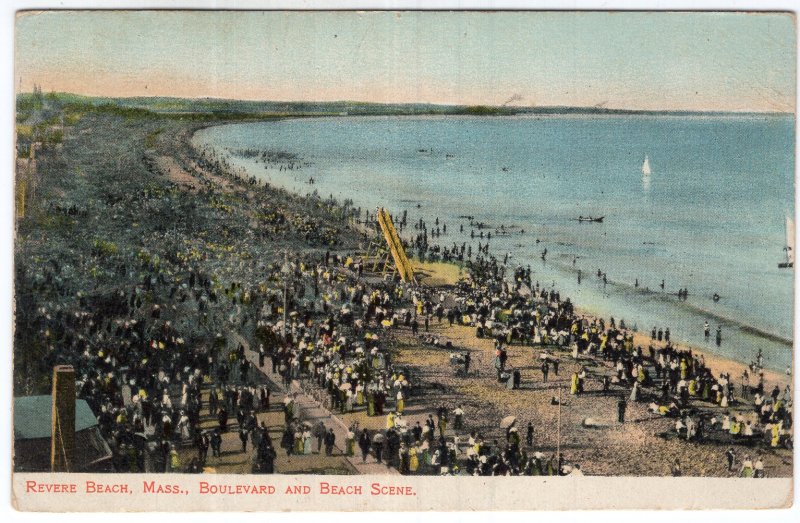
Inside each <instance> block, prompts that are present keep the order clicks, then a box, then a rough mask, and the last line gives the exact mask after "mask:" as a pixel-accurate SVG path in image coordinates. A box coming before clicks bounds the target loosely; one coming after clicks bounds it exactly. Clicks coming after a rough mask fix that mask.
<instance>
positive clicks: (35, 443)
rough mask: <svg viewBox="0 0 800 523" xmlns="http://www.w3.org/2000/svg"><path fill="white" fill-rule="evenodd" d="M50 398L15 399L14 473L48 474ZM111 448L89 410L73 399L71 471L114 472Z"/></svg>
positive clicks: (50, 426) (50, 432) (81, 402)
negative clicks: (73, 430)
mask: <svg viewBox="0 0 800 523" xmlns="http://www.w3.org/2000/svg"><path fill="white" fill-rule="evenodd" d="M52 409H53V399H52V397H51V396H23V397H21V398H14V471H16V472H50V437H51V435H52ZM111 457H112V454H111V449H110V448H109V446H108V443H106V441H105V439H103V436H102V435H101V434H100V427H99V426H98V424H97V418H96V417H95V415H94V413H93V412H92V409H91V408H89V404H88V403H86V401H84V400H75V461H74V468H73V470H72V472H113V471H114V467H113V464H112V461H111Z"/></svg>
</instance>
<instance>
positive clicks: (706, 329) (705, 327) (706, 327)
mask: <svg viewBox="0 0 800 523" xmlns="http://www.w3.org/2000/svg"><path fill="white" fill-rule="evenodd" d="M703 332H704V333H705V337H706V339H708V337H709V336H710V335H711V326H710V325H709V324H708V320H706V322H705V323H704V324H703Z"/></svg>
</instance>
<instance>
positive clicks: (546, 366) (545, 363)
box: [542, 360, 550, 383]
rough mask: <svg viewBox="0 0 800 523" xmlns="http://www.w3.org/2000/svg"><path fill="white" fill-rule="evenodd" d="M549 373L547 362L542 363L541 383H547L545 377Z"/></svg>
mask: <svg viewBox="0 0 800 523" xmlns="http://www.w3.org/2000/svg"><path fill="white" fill-rule="evenodd" d="M549 373H550V365H549V364H548V363H547V360H544V362H542V381H543V382H544V383H547V375H548V374H549Z"/></svg>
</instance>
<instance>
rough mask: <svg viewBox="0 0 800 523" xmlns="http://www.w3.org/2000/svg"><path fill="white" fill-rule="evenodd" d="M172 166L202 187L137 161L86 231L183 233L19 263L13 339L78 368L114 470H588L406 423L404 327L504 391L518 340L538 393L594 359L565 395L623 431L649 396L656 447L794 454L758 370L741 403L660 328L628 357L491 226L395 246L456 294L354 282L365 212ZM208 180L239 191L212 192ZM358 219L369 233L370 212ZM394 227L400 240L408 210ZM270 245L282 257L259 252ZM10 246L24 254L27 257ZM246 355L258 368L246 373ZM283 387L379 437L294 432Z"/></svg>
mask: <svg viewBox="0 0 800 523" xmlns="http://www.w3.org/2000/svg"><path fill="white" fill-rule="evenodd" d="M186 147H188V146H186ZM180 153H181V151H178V155H177V156H178V157H179V158H180V159H181V162H182V164H183V165H184V167H185V168H186V169H187V171H188V172H191V173H194V175H195V176H196V177H197V178H198V180H202V186H201V188H200V189H198V190H196V191H194V192H188V191H185V190H182V189H178V188H177V187H176V186H175V185H174V184H172V183H171V182H170V181H169V180H168V179H164V178H163V176H164V173H163V171H162V170H160V169H159V167H158V163H157V162H155V161H150V162H145V163H144V165H146V167H147V173H137V175H138V174H142V175H143V176H147V174H148V173H149V177H148V178H146V180H147V181H148V183H150V184H151V185H150V186H148V189H147V190H146V191H145V192H142V191H130V190H118V191H117V192H116V193H115V194H114V195H112V196H113V197H106V200H105V201H106V202H107V203H106V205H104V206H101V207H99V208H96V209H93V210H92V211H91V212H94V213H96V214H97V216H98V217H99V218H101V220H100V221H102V220H106V221H108V223H109V224H112V225H109V227H110V228H109V229H108V230H107V231H105V230H104V229H102V228H99V229H97V230H96V231H95V235H96V236H97V235H99V234H101V233H103V232H104V231H105V232H106V236H107V237H109V238H110V237H113V231H114V230H115V229H114V228H113V222H114V218H113V216H116V215H118V214H122V215H125V216H126V220H128V221H130V222H134V221H136V220H139V219H141V220H142V221H145V220H146V219H148V218H147V217H148V216H150V215H151V214H153V213H155V214H156V215H157V214H158V213H160V212H166V211H165V210H164V209H166V208H168V207H169V208H171V207H172V205H171V203H169V202H171V201H172V200H179V199H180V200H182V201H184V204H183V205H184V207H183V209H185V210H186V212H187V213H192V214H191V216H193V217H194V218H195V220H190V219H186V220H183V221H181V220H178V221H176V222H175V225H174V227H171V228H169V227H164V226H163V225H162V226H161V227H157V226H155V225H154V226H153V231H152V234H149V235H148V236H147V238H146V239H145V238H138V237H136V238H137V240H136V241H134V240H133V239H131V238H129V239H128V241H129V244H122V242H119V244H118V243H117V242H111V241H108V240H104V239H98V238H97V237H95V238H94V239H93V240H92V241H91V242H90V243H89V244H88V245H89V246H88V248H87V249H85V252H79V251H80V249H73V250H72V251H69V252H68V253H67V254H65V256H64V257H65V258H66V260H64V259H59V258H58V257H56V256H51V257H49V258H47V259H46V261H44V262H39V261H36V260H40V259H41V258H39V257H38V256H32V257H31V262H30V263H19V264H18V265H17V276H16V282H17V296H18V308H17V314H18V317H22V322H21V323H19V324H18V328H17V330H16V336H17V339H16V343H18V344H21V345H23V346H26V347H27V346H28V345H31V344H34V343H35V344H37V347H38V348H37V347H33V348H32V349H31V350H33V349H34V348H35V349H36V351H37V352H36V353H37V354H40V355H41V362H40V363H39V365H40V372H43V373H46V372H47V369H50V368H52V366H53V365H56V364H70V365H72V366H73V367H74V368H75V371H76V376H77V377H78V380H79V387H78V395H79V397H81V398H83V399H86V401H87V402H88V403H89V405H90V407H91V408H92V410H93V411H94V412H95V413H96V414H97V417H98V422H99V425H100V428H101V431H102V434H103V435H104V437H105V438H106V439H107V441H108V442H109V444H110V446H111V448H112V450H113V453H114V467H115V469H116V470H117V471H120V472H142V471H182V472H201V471H202V470H203V468H204V467H205V466H206V465H207V464H208V462H209V459H213V458H216V457H219V456H220V447H221V442H222V439H223V437H224V435H225V434H227V433H228V432H229V431H232V430H236V431H237V432H238V436H239V440H240V442H241V452H243V453H248V452H249V453H251V454H252V470H253V471H254V472H257V473H272V472H274V471H275V459H276V457H277V452H276V447H277V448H280V449H283V451H285V453H286V454H287V455H292V456H295V455H296V456H300V455H309V454H314V450H313V448H314V443H316V449H317V450H316V452H317V453H321V452H322V448H323V447H324V449H325V454H326V455H332V454H334V453H336V452H338V451H337V450H336V449H338V448H342V449H343V453H344V454H345V455H349V456H355V455H356V454H357V453H358V452H360V454H361V459H362V461H367V460H373V459H374V460H375V461H377V462H380V463H385V464H386V465H387V466H389V467H394V468H396V469H398V470H399V471H400V472H401V473H404V474H469V475H564V474H574V475H580V474H583V472H582V470H581V468H580V465H579V464H576V463H568V461H567V460H566V459H565V457H564V456H563V455H561V454H559V455H556V454H558V453H557V452H553V450H552V449H544V448H537V447H536V446H535V445H534V443H535V442H534V441H533V438H532V432H531V430H532V429H529V432H528V434H527V437H526V440H525V442H524V443H523V441H522V438H521V437H520V435H519V432H518V428H517V426H516V424H515V423H512V424H511V425H510V426H507V427H503V431H504V435H505V438H504V439H503V438H501V437H500V438H491V441H488V440H489V439H490V438H484V436H483V435H482V434H480V433H477V432H476V431H475V430H473V429H471V427H470V424H469V423H468V422H467V421H466V418H467V416H466V413H465V411H464V409H463V408H462V407H461V406H460V405H450V406H440V407H439V408H438V409H436V411H435V412H431V413H430V414H429V415H428V417H427V420H426V422H425V423H424V424H422V423H414V424H411V425H410V424H409V423H408V422H407V421H406V419H405V416H404V415H405V411H406V409H407V408H408V406H409V404H413V403H414V402H415V399H416V397H415V394H416V388H417V386H418V385H419V384H418V383H417V382H416V381H415V376H414V375H413V369H411V368H408V367H407V366H406V367H404V366H402V365H396V364H395V363H394V362H393V353H392V351H391V350H390V348H389V346H388V345H387V344H386V340H387V339H391V338H392V337H393V336H394V334H395V332H396V331H397V330H398V329H403V330H407V331H408V332H410V333H411V334H412V335H415V336H418V337H419V339H420V340H421V341H423V342H424V341H425V339H426V338H425V336H426V334H423V333H419V329H420V325H424V327H423V328H424V330H425V331H428V330H429V329H428V327H429V323H430V322H431V321H433V320H436V321H437V322H438V323H443V322H445V321H446V322H447V324H448V325H462V326H468V327H470V328H472V329H474V333H475V336H476V337H478V338H488V339H491V340H493V344H494V359H493V360H492V365H493V367H494V369H495V370H496V375H497V379H498V381H501V382H502V381H505V382H509V383H511V385H512V386H516V385H518V379H519V378H518V376H515V375H514V374H513V373H511V372H509V369H508V347H509V346H511V345H523V346H530V347H532V350H539V351H541V353H542V355H543V356H544V357H543V358H541V375H542V379H543V380H544V381H547V379H548V376H549V373H550V372H551V371H552V372H553V373H554V375H558V373H559V362H560V361H561V359H562V358H572V360H574V361H576V362H577V361H593V362H595V363H598V365H592V366H588V365H586V366H581V367H580V368H579V369H578V370H577V371H575V372H574V373H572V374H571V376H570V380H569V393H570V394H572V395H573V396H580V395H582V394H586V393H587V389H588V387H587V384H588V383H589V382H595V383H597V384H599V389H600V390H602V391H603V392H613V393H616V394H617V395H618V396H619V397H620V405H619V421H620V422H624V421H625V416H624V414H625V404H626V403H627V402H649V404H650V410H651V412H652V413H653V415H654V416H655V415H657V416H666V417H673V418H675V430H674V434H671V435H669V434H668V435H666V436H665V437H669V436H677V437H679V438H682V439H686V440H689V441H693V442H702V441H706V440H709V439H714V440H720V441H726V442H727V441H729V440H730V441H733V440H735V441H736V442H737V443H738V442H741V441H745V440H746V441H748V444H751V445H753V446H763V447H771V448H776V447H779V446H789V447H790V446H791V445H792V441H793V438H792V397H791V391H790V389H789V388H788V386H787V387H786V389H785V390H783V391H781V390H780V389H779V388H776V389H773V390H772V391H769V392H767V391H765V385H764V381H763V375H762V374H760V373H756V376H757V377H755V378H754V381H756V383H755V384H752V385H751V384H750V383H749V379H750V376H749V375H748V376H747V381H746V382H745V381H744V377H743V383H742V386H741V388H740V394H736V391H735V386H734V383H733V381H732V379H731V376H730V375H727V374H720V375H715V374H714V373H713V372H712V370H711V369H710V368H709V367H708V366H706V364H705V361H704V359H703V357H702V356H701V355H697V354H693V353H692V351H691V350H682V349H678V348H677V347H676V346H674V345H673V344H672V341H671V340H670V332H669V329H666V331H664V332H661V331H658V332H655V333H654V335H653V340H652V343H651V344H650V345H649V346H647V347H642V346H637V345H636V344H635V343H634V332H633V331H632V330H630V329H629V328H627V327H626V326H625V325H624V323H623V322H622V321H620V322H617V321H615V319H614V318H610V319H608V320H605V319H603V318H589V317H586V316H583V315H581V314H579V313H578V312H577V311H576V310H575V308H574V306H573V304H572V302H571V301H570V299H569V298H566V297H562V296H561V295H560V293H559V292H558V291H557V290H556V289H554V288H544V287H542V286H540V285H539V282H535V281H534V280H533V278H532V271H531V269H530V267H522V266H519V267H516V268H514V269H512V268H511V266H510V265H509V264H508V261H509V259H508V256H506V257H505V258H504V259H502V260H501V259H498V258H496V257H495V256H493V255H492V254H490V252H489V249H488V245H489V244H488V240H489V239H490V233H489V234H487V238H486V239H487V243H486V245H481V244H479V247H478V249H476V252H474V253H473V252H472V248H471V246H470V245H466V244H463V245H460V246H459V245H457V244H454V245H453V248H452V249H451V248H449V247H448V248H441V247H439V246H438V245H436V244H432V243H431V244H429V238H438V237H439V236H441V235H442V234H444V235H446V233H447V228H446V225H445V224H444V223H441V224H440V223H438V219H437V221H436V222H434V225H433V226H432V227H430V226H429V225H428V224H426V223H425V222H424V221H420V222H418V223H417V224H416V225H415V228H416V229H417V231H418V232H417V235H416V238H415V239H414V240H413V241H412V242H408V243H407V244H406V248H407V249H409V250H412V249H414V248H416V249H417V251H419V252H420V253H421V257H424V256H425V255H426V253H427V254H430V253H433V254H434V255H435V256H443V257H444V259H446V260H458V261H460V262H462V263H463V268H464V271H465V273H466V277H465V278H463V279H461V280H460V281H459V282H458V284H457V285H455V286H454V287H453V288H450V289H440V288H433V287H426V286H420V285H416V284H409V283H404V282H402V281H400V280H399V278H397V277H385V278H375V277H372V278H369V279H368V278H366V277H365V265H366V262H365V260H364V259H361V258H360V257H359V255H358V254H356V252H357V248H356V243H357V242H356V241H351V242H350V243H349V244H345V245H341V244H340V243H341V240H340V236H341V237H344V236H346V235H340V233H341V232H342V231H343V230H345V229H346V225H345V224H346V223H347V221H348V220H350V219H355V220H358V221H362V220H361V217H362V213H361V211H360V209H359V210H355V209H352V208H351V207H350V206H348V205H347V204H344V205H338V204H336V203H335V202H333V201H326V202H323V201H322V200H320V199H319V198H308V199H301V198H298V197H294V196H289V195H287V194H284V193H281V197H282V198H283V197H284V196H285V199H281V198H258V197H257V195H259V194H261V193H259V192H258V191H264V194H266V195H274V194H273V193H272V192H269V191H274V189H272V188H268V187H261V186H259V184H258V183H252V180H248V179H245V178H242V176H240V175H238V174H236V173H235V172H232V171H231V169H230V168H229V166H228V165H227V164H225V162H224V161H223V160H222V159H221V158H220V157H218V156H217V155H216V153H215V152H213V151H199V152H195V151H192V150H189V151H184V152H183V154H182V155H181V154H180ZM205 175H210V176H212V177H219V178H223V179H225V180H228V181H230V182H231V183H233V184H234V187H238V188H239V189H241V190H240V191H238V192H237V190H236V189H233V190H232V191H225V190H221V189H220V188H219V186H215V185H213V184H210V182H208V176H205ZM94 176H95V177H96V178H97V179H92V178H91V177H89V178H88V179H87V183H91V182H93V181H94V182H97V180H98V179H103V178H102V176H101V173H100V172H98V173H96V174H95V175H94ZM130 183H134V182H133V181H130ZM137 183H140V184H141V183H142V181H141V180H138V181H137ZM84 190H87V191H88V190H91V191H104V190H109V189H105V188H102V187H101V186H100V185H98V186H96V187H94V188H91V189H87V188H84ZM187 201H188V203H186V202H187ZM165 202H166V203H165ZM276 202H279V203H276ZM295 204H296V205H295ZM293 206H294V207H293ZM198 209H202V212H200V211H198ZM87 212H88V211H87ZM137 213H138V214H137ZM170 216H172V215H170ZM364 216H365V219H364V220H363V222H370V220H369V219H368V218H369V213H364ZM161 219H162V220H164V219H166V218H165V217H164V216H162V217H161ZM398 223H399V224H400V227H401V228H404V227H406V224H407V217H406V216H405V215H404V216H403V217H402V218H401V219H399V220H398ZM323 224H325V225H323ZM470 225H471V226H473V223H472V222H471V223H470ZM475 226H477V224H475ZM429 228H430V230H431V231H433V233H432V234H431V235H429V233H428V230H429ZM478 229H479V234H480V235H481V236H482V235H483V230H482V228H481V227H478ZM131 234H134V236H135V233H131ZM353 236H354V237H355V238H358V236H357V235H353ZM210 238H214V240H213V241H212V240H211V239H210ZM292 238H294V239H300V240H301V241H302V242H303V243H302V244H301V245H298V244H296V243H295V244H292V243H291V242H290V241H289V240H290V239H292ZM281 241H283V242H285V243H283V244H281V245H283V246H284V248H283V249H282V251H281V250H279V249H278V248H277V247H276V246H275V245H274V244H272V243H271V242H278V243H279V242H281ZM137 242H138V243H137ZM21 243H22V244H23V252H27V251H25V249H35V247H36V246H35V245H33V246H31V245H30V244H28V243H25V241H23V242H21ZM345 243H346V242H345ZM265 246H266V247H265ZM332 250H333V252H331V251H332ZM19 254H20V253H18V255H19ZM93 271H94V272H93ZM367 272H369V271H367ZM76 273H79V274H80V277H74V276H75V275H76ZM104 275H105V276H104ZM26 344H27V345H26ZM245 344H247V345H248V346H249V349H247V348H246V347H245ZM248 350H252V351H254V352H255V353H256V355H257V357H258V365H253V364H251V363H250V357H249V355H248V353H247V351H248ZM470 360H471V358H470V356H469V352H468V351H467V353H466V356H465V357H463V356H462V357H459V358H458V361H459V365H463V376H464V377H466V378H469V376H470V374H469V371H470ZM41 369H44V370H41ZM262 370H263V371H264V373H266V374H269V373H270V370H271V371H272V372H273V373H275V374H277V375H279V376H280V377H281V380H280V381H281V383H270V382H269V380H265V379H264V378H263V376H261V374H262ZM295 384H297V385H298V386H300V387H301V389H302V390H303V391H304V392H305V393H307V394H311V395H314V396H315V397H322V398H324V403H325V406H326V407H327V408H328V409H329V410H330V411H331V412H332V413H334V414H347V413H352V412H356V411H363V412H364V413H366V415H367V416H385V418H386V424H385V428H383V429H381V430H372V431H370V430H368V429H366V428H360V427H358V426H357V425H355V424H354V425H351V426H350V430H349V431H348V432H347V437H346V439H345V441H339V442H337V441H336V434H335V432H334V431H333V428H332V427H326V426H324V424H319V423H314V422H313V421H310V420H307V419H304V416H303V413H302V411H300V409H298V408H297V405H296V403H295V401H294V398H293V395H292V393H291V391H292V387H293V385H295ZM276 387H277V388H279V389H281V390H275V388H276ZM275 392H280V393H281V394H283V395H284V397H285V399H284V401H283V402H282V403H281V404H280V405H275V402H271V399H270V398H271V395H272V394H273V393H275ZM274 408H280V409H282V410H283V412H284V424H283V426H282V427H281V428H280V434H281V437H280V442H279V443H278V444H277V445H275V443H274V442H273V441H272V437H271V436H270V428H271V427H268V426H266V425H265V424H264V423H263V422H259V420H258V416H259V414H262V413H265V412H269V411H270V410H274ZM234 417H235V421H236V422H235V424H234V423H233V419H234ZM451 418H452V419H453V420H454V422H453V424H452V425H450V424H449V421H450V419H451ZM498 421H499V420H498ZM529 427H531V426H530V425H529ZM762 436H763V439H761V437H762ZM498 440H499V441H498ZM337 443H338V446H337ZM248 445H249V451H248ZM187 448H189V449H193V450H194V453H193V455H192V457H191V458H190V459H189V460H188V463H186V462H185V461H186V460H185V459H182V456H186V455H187V454H186V453H185V452H183V451H184V450H185V449H187ZM209 448H210V449H211V451H212V453H211V456H210V457H209V455H208V450H209ZM545 450H546V452H545ZM759 462H760V461H759V460H758V459H756V461H755V462H754V461H752V460H751V459H750V458H749V456H747V457H745V459H744V460H743V461H742V475H751V476H759V475H763V463H762V466H761V468H760V469H759V466H758V463H759ZM673 469H675V467H673ZM745 469H746V470H747V471H749V472H747V473H746V474H745V472H744V470H745ZM677 470H680V467H677ZM757 470H761V472H758V473H757V472H756V471H757Z"/></svg>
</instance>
